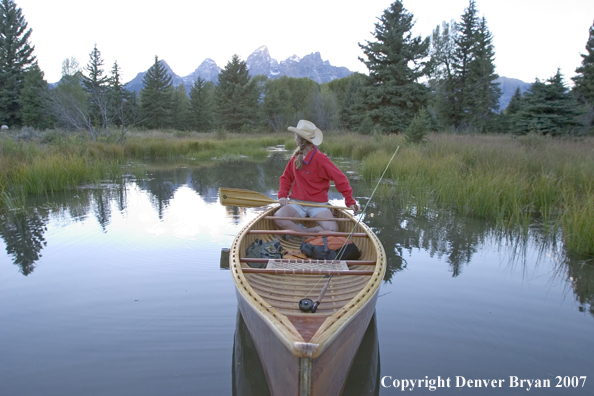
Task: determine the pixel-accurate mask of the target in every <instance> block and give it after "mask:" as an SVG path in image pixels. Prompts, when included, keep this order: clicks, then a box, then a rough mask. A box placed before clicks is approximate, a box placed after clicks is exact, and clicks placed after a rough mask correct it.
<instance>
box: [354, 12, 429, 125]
mask: <svg viewBox="0 0 594 396" xmlns="http://www.w3.org/2000/svg"><path fill="white" fill-rule="evenodd" d="M413 18H414V16H413V15H412V14H411V13H410V12H408V11H407V10H406V9H405V8H404V6H403V5H402V2H400V1H395V2H394V3H393V4H392V5H390V7H389V8H387V9H386V10H385V11H384V13H383V15H382V16H381V17H380V18H379V22H378V23H376V24H375V32H374V33H373V35H374V37H375V41H372V42H370V41H367V44H365V45H362V44H359V46H360V47H361V49H362V50H363V52H364V54H365V55H366V58H367V59H366V60H364V59H361V58H359V59H360V60H361V61H362V62H363V63H365V65H366V66H367V69H368V70H369V79H368V84H369V85H367V86H366V87H364V88H363V89H362V91H361V93H362V95H363V109H361V110H363V114H362V116H363V119H365V118H367V119H370V120H371V121H372V122H373V123H374V124H375V125H377V126H378V127H379V128H380V129H381V130H382V131H383V132H402V131H404V130H405V129H406V128H407V126H408V124H409V123H410V121H411V120H412V118H413V117H414V115H415V114H416V113H417V112H418V111H419V110H420V109H421V108H423V107H424V106H425V105H426V103H427V99H428V89H427V88H426V87H425V86H424V85H423V84H421V83H419V82H418V80H419V79H420V78H421V77H423V76H424V75H426V73H427V72H428V69H427V64H426V62H424V59H425V58H426V56H427V54H428V47H429V38H426V39H422V38H421V37H420V36H419V37H413V35H412V32H411V29H412V28H413V26H414V22H413Z"/></svg>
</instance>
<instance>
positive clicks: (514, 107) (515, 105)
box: [505, 87, 522, 116]
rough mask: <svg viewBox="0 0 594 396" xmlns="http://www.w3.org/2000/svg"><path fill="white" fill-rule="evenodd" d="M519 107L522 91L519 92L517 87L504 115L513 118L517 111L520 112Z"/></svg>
mask: <svg viewBox="0 0 594 396" xmlns="http://www.w3.org/2000/svg"><path fill="white" fill-rule="evenodd" d="M521 106H522V91H520V87H518V88H516V92H514V96H512V98H511V100H510V101H509V103H508V105H507V107H506V108H505V115H506V116H513V115H514V114H516V113H517V112H518V111H520V107H521Z"/></svg>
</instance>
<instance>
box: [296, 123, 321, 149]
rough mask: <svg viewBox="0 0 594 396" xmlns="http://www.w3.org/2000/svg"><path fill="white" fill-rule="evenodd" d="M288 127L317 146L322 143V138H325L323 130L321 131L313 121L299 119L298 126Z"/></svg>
mask: <svg viewBox="0 0 594 396" xmlns="http://www.w3.org/2000/svg"><path fill="white" fill-rule="evenodd" d="M288 129H289V131H291V132H295V133H296V134H297V135H299V136H301V137H302V138H303V139H305V140H307V141H308V142H311V143H313V144H315V145H316V146H319V145H320V144H322V140H324V134H323V133H322V131H320V130H319V129H318V127H316V126H315V124H314V123H313V122H310V121H307V120H299V123H297V127H289V128H288Z"/></svg>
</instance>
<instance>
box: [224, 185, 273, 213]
mask: <svg viewBox="0 0 594 396" xmlns="http://www.w3.org/2000/svg"><path fill="white" fill-rule="evenodd" d="M219 201H220V202H221V205H224V206H239V207H242V208H255V207H258V206H265V205H269V204H271V203H278V201H277V200H275V199H272V198H269V197H267V196H266V195H263V194H260V193H257V192H254V191H250V190H242V189H239V188H226V187H220V188H219Z"/></svg>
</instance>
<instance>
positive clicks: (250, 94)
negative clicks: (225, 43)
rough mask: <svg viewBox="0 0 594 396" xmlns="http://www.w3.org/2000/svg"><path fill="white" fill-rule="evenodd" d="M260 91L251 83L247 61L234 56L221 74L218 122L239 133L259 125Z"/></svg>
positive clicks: (218, 88) (217, 102)
mask: <svg viewBox="0 0 594 396" xmlns="http://www.w3.org/2000/svg"><path fill="white" fill-rule="evenodd" d="M258 100H259V91H258V87H257V86H256V84H254V83H251V81H250V75H249V71H248V68H247V64H246V63H245V61H242V60H241V59H239V56H238V55H233V57H232V58H231V60H230V61H229V62H228V63H227V65H226V66H225V68H224V69H223V70H221V73H220V74H219V85H218V86H217V88H216V104H217V110H216V113H217V121H218V124H219V125H221V126H222V127H223V128H226V129H229V130H232V131H237V130H240V129H241V128H242V127H244V126H246V127H253V126H254V125H255V124H256V123H257V119H258V118H257V115H258Z"/></svg>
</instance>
